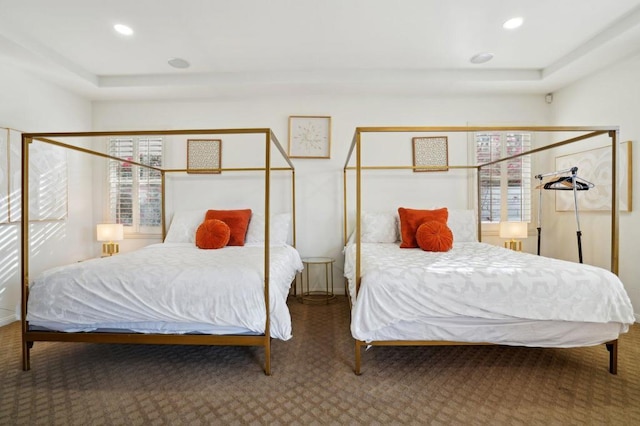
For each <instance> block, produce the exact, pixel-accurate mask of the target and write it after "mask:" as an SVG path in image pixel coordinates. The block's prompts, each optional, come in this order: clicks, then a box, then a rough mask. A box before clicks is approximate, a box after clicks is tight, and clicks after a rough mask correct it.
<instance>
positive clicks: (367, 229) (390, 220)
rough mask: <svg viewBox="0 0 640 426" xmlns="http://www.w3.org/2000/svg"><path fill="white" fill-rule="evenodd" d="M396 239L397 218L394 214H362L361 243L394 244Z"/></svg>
mask: <svg viewBox="0 0 640 426" xmlns="http://www.w3.org/2000/svg"><path fill="white" fill-rule="evenodd" d="M398 239H399V238H398V216H397V215H396V214H395V213H379V212H364V213H363V214H362V242H365V243H395V242H396V241H398Z"/></svg>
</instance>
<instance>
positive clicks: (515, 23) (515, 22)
mask: <svg viewBox="0 0 640 426" xmlns="http://www.w3.org/2000/svg"><path fill="white" fill-rule="evenodd" d="M523 22H524V20H523V19H522V17H521V16H516V17H515V18H511V19H509V20H508V21H506V22H505V23H504V24H502V28H504V29H505V30H515V29H516V28H518V27H520V26H521V25H522V23H523Z"/></svg>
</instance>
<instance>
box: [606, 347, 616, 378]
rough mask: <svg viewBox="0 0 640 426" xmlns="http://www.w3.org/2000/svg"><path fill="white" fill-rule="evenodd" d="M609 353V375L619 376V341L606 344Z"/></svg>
mask: <svg viewBox="0 0 640 426" xmlns="http://www.w3.org/2000/svg"><path fill="white" fill-rule="evenodd" d="M605 345H606V346H607V350H608V351H609V373H611V374H618V340H617V339H616V340H612V341H611V342H607V343H605Z"/></svg>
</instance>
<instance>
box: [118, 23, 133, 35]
mask: <svg viewBox="0 0 640 426" xmlns="http://www.w3.org/2000/svg"><path fill="white" fill-rule="evenodd" d="M113 29H114V30H116V31H117V32H118V33H120V34H122V35H126V36H130V35H133V30H132V29H131V27H128V26H126V25H123V24H115V25H114V26H113Z"/></svg>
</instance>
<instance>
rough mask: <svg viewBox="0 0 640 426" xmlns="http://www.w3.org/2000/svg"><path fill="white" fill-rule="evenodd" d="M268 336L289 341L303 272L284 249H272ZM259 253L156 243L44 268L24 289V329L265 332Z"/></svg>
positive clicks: (255, 248)
mask: <svg viewBox="0 0 640 426" xmlns="http://www.w3.org/2000/svg"><path fill="white" fill-rule="evenodd" d="M270 253H271V267H270V287H269V289H270V293H269V296H270V297H269V304H270V312H271V336H272V337H275V338H278V339H282V340H287V339H289V338H290V337H291V317H290V314H289V310H288V308H287V306H286V299H287V294H288V292H289V287H290V285H291V282H292V280H293V278H294V277H295V274H296V273H297V272H298V271H300V270H302V261H301V259H300V256H299V254H298V252H297V251H296V250H295V249H294V248H293V247H290V246H280V247H271V251H270ZM263 269H264V248H263V246H261V245H259V246H244V247H225V248H223V249H219V250H200V249H198V248H197V247H195V246H194V245H193V244H177V243H173V244H172V243H165V244H154V245H151V246H148V247H146V248H144V249H141V250H137V251H135V252H131V253H126V254H120V255H117V256H113V257H109V258H102V259H94V260H89V261H86V262H80V263H77V264H73V265H67V266H63V267H59V268H55V269H51V270H48V271H46V272H44V273H43V274H41V275H40V276H39V277H38V278H36V279H35V280H34V281H33V282H32V283H31V285H30V287H29V301H28V310H27V312H28V314H27V320H28V321H29V323H30V325H35V326H44V327H48V328H52V329H56V330H60V331H70V332H73V331H90V330H95V329H104V328H117V329H129V330H133V331H138V332H148V333H189V332H203V333H213V334H229V333H252V334H262V333H264V326H265V304H264V273H263Z"/></svg>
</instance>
